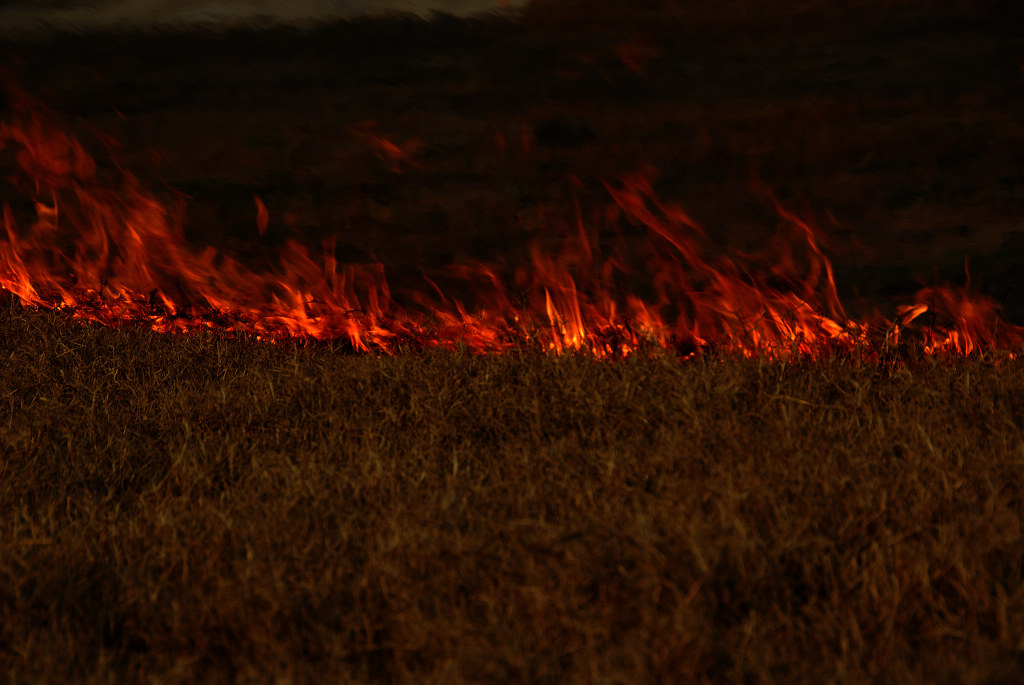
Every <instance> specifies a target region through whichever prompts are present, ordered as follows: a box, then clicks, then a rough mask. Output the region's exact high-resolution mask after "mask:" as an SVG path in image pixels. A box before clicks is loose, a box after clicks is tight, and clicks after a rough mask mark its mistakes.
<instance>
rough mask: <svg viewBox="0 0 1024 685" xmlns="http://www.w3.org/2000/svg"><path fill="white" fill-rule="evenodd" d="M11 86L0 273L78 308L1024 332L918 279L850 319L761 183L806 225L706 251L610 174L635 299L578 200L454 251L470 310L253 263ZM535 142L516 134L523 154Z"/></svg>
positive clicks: (445, 341) (369, 130)
mask: <svg viewBox="0 0 1024 685" xmlns="http://www.w3.org/2000/svg"><path fill="white" fill-rule="evenodd" d="M17 102H18V106H17V107H16V109H15V112H16V113H15V115H14V116H13V117H12V119H11V120H10V121H9V122H7V123H3V124H0V151H2V150H4V149H6V148H8V147H10V148H11V149H12V150H13V151H14V153H15V161H16V166H17V169H18V171H17V173H16V174H15V175H14V176H13V177H12V184H13V185H14V187H16V188H18V189H19V190H20V191H21V192H22V193H24V194H25V195H26V196H27V197H28V198H30V200H31V201H32V202H33V203H34V207H35V216H34V220H33V221H32V223H31V225H30V226H29V227H28V228H27V229H22V228H21V227H19V226H18V222H17V221H16V219H15V212H14V211H12V209H11V208H10V206H9V205H6V204H5V205H4V207H3V213H2V217H3V218H2V221H3V234H2V237H0V287H2V288H4V289H5V290H7V291H9V292H10V293H12V294H13V295H14V296H15V297H16V298H17V299H18V300H20V301H21V302H23V303H25V304H27V305H32V306H39V307H55V306H63V307H69V308H71V310H72V311H73V312H74V315H75V316H76V317H77V318H79V319H82V320H86V321H96V322H101V323H103V324H108V325H118V324H124V323H131V322H134V323H137V324H142V325H146V326H149V327H151V328H153V329H155V330H157V331H163V332H179V333H181V332H188V331H195V330H200V329H220V330H225V331H233V332H245V333H250V334H255V335H256V336H258V337H260V338H264V339H271V340H278V339H294V338H299V339H330V340H345V341H347V342H348V343H349V344H350V345H351V347H352V348H353V349H354V350H358V351H379V352H395V351H398V350H401V349H405V348H409V347H414V348H422V347H431V346H449V347H450V346H456V345H464V346H467V347H468V348H470V349H472V350H475V351H478V352H497V351H502V350H508V349H511V348H514V347H517V346H522V345H536V346H539V347H541V348H542V349H545V350H548V351H550V352H552V353H556V354H561V353H566V352H571V351H577V350H580V351H586V352H589V353H591V354H594V355H596V356H598V357H620V356H623V355H627V354H630V353H632V352H634V351H636V350H638V349H641V348H643V347H644V346H654V347H657V348H665V349H672V350H676V351H678V352H679V353H680V354H682V355H684V356H690V355H693V354H696V353H698V352H699V351H700V350H704V349H709V348H710V349H716V350H722V351H725V352H728V353H735V354H740V355H745V356H768V357H788V356H793V355H798V356H804V357H810V358H820V357H823V356H827V355H829V354H834V353H843V352H856V353H857V354H861V355H866V356H868V357H869V358H876V359H877V358H880V357H881V356H882V355H883V354H884V351H885V350H887V349H891V348H892V347H893V346H894V345H899V344H901V343H902V342H904V341H905V339H906V338H907V334H908V333H910V334H912V335H913V336H915V339H916V340H919V341H920V348H921V349H922V350H923V352H924V353H926V354H937V355H948V356H963V355H972V354H977V353H981V352H987V351H992V350H1015V349H1017V348H1018V347H1020V346H1021V345H1022V344H1024V328H1021V327H1018V326H1013V325H1010V324H1007V323H1005V322H1003V321H1001V320H1000V319H999V316H998V313H999V312H998V306H997V304H996V303H995V302H993V301H992V300H990V299H987V298H985V297H982V296H979V295H972V294H970V293H969V292H968V290H967V289H966V288H963V289H955V288H951V287H947V286H941V287H940V286H935V287H929V288H924V289H922V290H921V291H920V292H918V293H917V295H916V297H914V298H913V300H912V302H910V303H908V304H907V305H905V306H903V307H901V308H900V309H899V310H898V316H897V318H896V320H895V321H885V320H882V319H880V318H879V317H878V316H877V315H876V316H874V317H873V319H872V321H871V322H869V321H867V320H857V319H854V318H851V317H850V316H848V315H847V314H846V312H845V311H844V308H843V307H842V304H841V303H840V299H839V296H838V293H837V288H836V284H835V281H834V273H833V269H832V265H831V264H830V262H829V260H828V259H827V257H826V256H825V254H824V252H823V250H822V248H821V237H820V235H819V231H818V229H817V228H816V227H814V226H813V225H812V224H811V223H810V222H808V221H807V220H805V219H803V218H801V217H800V216H798V215H796V214H794V213H792V212H790V211H789V210H787V209H786V208H785V207H784V206H782V204H781V203H780V202H779V201H778V200H777V199H776V198H775V197H774V196H773V195H772V194H771V193H770V191H768V190H767V189H765V188H763V186H759V187H758V190H759V191H760V192H762V193H764V194H766V196H767V197H769V198H770V199H771V201H772V202H773V203H774V205H775V209H776V211H777V213H778V215H779V217H780V218H781V219H782V221H783V222H784V224H785V225H787V226H788V227H789V228H790V229H792V230H793V232H794V233H795V234H796V235H797V236H798V240H796V241H794V242H793V243H791V245H790V248H789V250H788V251H787V252H785V253H784V254H781V255H778V256H777V258H776V259H774V260H773V261H771V262H770V263H764V262H761V263H750V262H748V261H741V260H740V258H738V257H727V256H726V257H715V256H713V255H712V254H710V252H709V250H708V249H707V245H708V240H707V237H706V233H705V231H704V229H703V228H702V227H701V226H700V224H699V223H698V222H697V221H696V220H694V219H693V217H691V216H690V215H689V214H687V213H686V212H685V211H684V210H683V209H682V208H681V207H679V206H678V205H675V204H673V203H670V202H666V201H663V200H662V199H661V198H659V197H658V196H657V194H656V193H655V191H654V188H653V184H652V178H653V177H654V173H655V172H654V170H652V169H642V170H639V171H636V172H634V173H632V174H628V175H625V176H623V177H622V178H620V179H619V180H618V181H616V182H608V183H606V184H605V187H606V189H607V192H608V194H609V196H610V198H611V204H610V205H609V207H608V211H607V215H608V217H610V218H609V219H608V221H609V222H611V223H613V224H614V223H615V222H618V223H619V224H632V225H634V226H640V227H643V228H644V229H645V230H646V231H647V234H648V235H649V238H650V239H649V241H648V244H647V248H648V253H647V255H646V257H645V265H644V272H645V274H646V275H648V278H647V279H646V280H647V282H646V285H645V288H644V291H645V294H644V295H641V294H638V293H637V292H635V291H633V290H631V289H630V288H628V287H627V285H626V284H627V283H629V282H635V281H636V277H635V276H633V275H631V274H630V273H629V272H628V271H629V270H628V268H627V260H626V259H625V258H624V257H622V256H621V255H620V254H618V253H616V252H614V251H613V252H612V253H611V254H610V255H605V251H604V250H602V249H601V245H600V242H599V241H598V240H597V238H596V228H595V226H594V225H591V224H588V223H587V222H585V221H584V219H583V214H584V213H583V211H582V210H581V209H580V207H579V206H578V205H577V207H576V215H575V216H576V219H575V222H572V223H571V224H567V225H566V226H560V225H559V224H558V222H554V221H553V222H552V223H553V226H552V228H554V229H560V230H562V233H563V235H562V238H563V240H562V249H561V250H560V251H558V252H557V253H552V252H551V251H548V250H545V249H542V247H541V245H540V244H539V243H538V244H535V245H534V246H533V247H532V249H531V260H530V262H531V263H530V268H519V269H517V270H516V271H515V274H514V278H512V285H507V282H506V279H505V278H504V277H503V276H502V274H501V273H500V271H499V270H498V269H496V268H494V267H492V266H489V265H484V264H476V265H462V266H457V267H451V268H450V269H449V271H448V273H447V275H448V276H449V277H452V278H458V279H462V280H465V281H466V283H467V284H468V285H469V286H470V288H469V289H470V290H472V291H475V293H476V296H475V301H474V303H473V306H467V305H466V304H464V303H463V302H461V301H459V300H457V299H454V298H452V297H450V296H449V295H447V294H446V293H445V292H444V291H443V290H442V289H441V288H440V287H438V286H437V284H436V283H435V282H434V281H433V280H430V279H429V278H426V280H425V285H426V287H425V289H424V290H423V291H422V292H417V293H412V294H411V295H410V296H409V298H408V299H409V300H411V301H410V303H409V304H408V305H405V306H403V305H400V304H399V303H398V302H397V301H396V300H395V299H393V297H392V294H391V291H390V288H389V286H388V282H387V279H386V278H385V275H384V271H383V267H382V266H381V265H379V264H341V263H339V262H338V261H337V259H336V258H335V256H334V243H333V242H331V241H328V242H327V243H325V244H324V249H323V251H322V253H321V254H318V255H314V254H311V253H310V251H309V250H308V249H307V248H306V247H305V246H304V245H302V244H300V243H299V242H297V241H295V240H290V241H288V242H286V243H285V245H284V247H283V249H282V251H281V254H280V255H279V266H278V267H277V268H275V269H273V270H271V271H268V272H256V271H254V270H252V269H250V268H249V267H247V266H246V265H244V264H243V263H242V262H241V261H238V260H236V259H233V258H231V257H229V256H226V255H221V254H217V253H216V252H215V251H214V250H213V249H212V248H205V249H201V250H193V249H191V248H190V247H189V246H188V245H187V243H186V241H185V237H184V232H183V230H182V227H181V224H180V222H178V221H175V219H174V215H173V213H172V212H171V211H169V209H168V208H167V207H166V206H164V205H163V204H161V203H160V202H159V201H158V200H157V199H156V198H155V196H153V195H152V194H150V193H148V192H146V190H145V189H144V188H143V187H142V185H141V183H140V182H139V181H138V179H137V178H136V177H134V176H133V175H131V174H130V173H128V172H126V171H124V170H121V169H120V168H118V171H119V173H120V176H119V177H118V178H117V179H116V181H110V180H109V174H106V173H101V170H100V169H99V168H98V166H97V164H96V163H95V161H94V160H93V158H92V157H91V156H90V155H89V154H88V153H87V152H86V151H85V149H84V148H83V147H82V145H81V144H80V143H79V142H78V141H77V140H75V139H74V138H73V137H71V136H70V135H68V134H67V133H66V132H65V131H64V129H63V128H62V127H61V126H60V125H59V124H58V123H57V121H56V119H55V117H54V116H53V115H51V114H49V113H48V112H46V111H45V110H43V109H42V108H41V107H39V106H38V105H35V104H33V103H31V102H27V101H26V100H25V99H24V98H21V99H20V100H17ZM360 131H361V134H362V135H364V136H365V137H366V138H367V139H368V140H369V141H371V143H373V144H374V145H375V146H377V150H378V152H379V154H380V156H381V158H382V159H384V160H385V161H387V162H388V163H389V164H393V165H395V167H394V169H395V170H396V171H401V170H402V168H403V167H408V166H409V165H412V164H414V161H413V160H412V159H411V156H412V155H413V154H414V153H415V152H416V150H417V149H419V142H418V141H415V140H414V141H409V142H407V143H405V144H402V145H396V144H394V143H391V142H390V141H388V140H387V139H386V138H384V137H381V136H378V135H377V134H376V133H375V132H374V131H375V125H370V124H367V125H366V126H364V127H362V128H361V129H360ZM496 143H497V146H498V148H499V150H501V151H504V149H505V138H504V137H503V136H501V135H500V134H498V135H497V136H496ZM531 143H532V141H531V140H530V139H529V138H528V136H527V134H525V133H524V134H523V138H522V147H523V148H524V150H528V149H529V147H530V145H531ZM254 201H255V205H256V210H257V221H256V223H257V230H258V233H259V234H261V235H262V234H263V233H264V232H265V231H266V229H267V225H268V221H269V219H268V216H269V213H268V210H267V207H266V206H265V205H264V203H263V201H262V200H261V199H260V198H259V197H258V196H254ZM795 254H799V255H800V259H797V258H796V257H795V256H794V255H795ZM798 264H803V265H804V266H803V267H802V268H801V267H798ZM766 269H767V270H768V271H769V273H768V274H767V275H765V276H762V275H759V273H761V272H763V271H765V270H766ZM769 281H770V283H771V284H776V283H780V282H781V283H784V284H786V286H787V287H784V288H780V287H777V286H775V285H770V284H769ZM513 292H514V293H516V294H515V295H514V294H513Z"/></svg>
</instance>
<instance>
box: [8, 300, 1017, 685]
mask: <svg viewBox="0 0 1024 685" xmlns="http://www.w3.org/2000/svg"><path fill="white" fill-rule="evenodd" d="M0 359H2V362H0V407H2V409H0V422H2V423H0V454H2V459H0V664H2V672H3V674H4V680H6V681H8V682H14V683H18V682H195V681H201V682H225V681H240V682H269V681H274V682H312V681H317V682H321V681H324V682H835V681H843V682H868V681H871V682H979V683H980V682H1012V680H1013V679H1014V678H1015V677H1016V675H1019V673H1020V672H1021V668H1022V667H1024V561H1022V554H1021V550H1022V549H1024V540H1022V535H1021V510H1022V502H1024V492H1022V490H1024V488H1022V482H1024V480H1022V468H1024V428H1022V420H1021V417H1022V416H1024V369H1022V367H1021V365H1020V364H1019V362H1018V363H1012V362H1007V361H1006V360H1003V361H1002V362H999V363H992V362H991V360H989V361H986V360H982V359H973V360H965V361H958V362H955V363H948V362H941V361H921V362H915V363H892V364H886V365H869V364H865V363H860V362H856V361H851V360H848V359H847V360H844V359H834V360H827V361H821V362H790V363H785V362H778V361H776V362H768V361H764V360H738V359H726V358H722V357H718V356H715V355H705V356H704V357H702V358H697V359H693V360H690V361H686V362H680V361H679V360H677V359H673V358H671V357H669V356H666V355H656V354H652V355H638V356H635V357H631V358H628V359H625V360H620V361H615V362H600V361H596V360H594V359H593V358H589V357H587V356H586V355H575V356H573V355H569V356H565V357H561V358H556V357H552V356H547V355H544V354H541V353H539V352H531V351H525V350H524V351H522V352H519V353H513V354H507V355H500V356H477V355H473V354H470V353H468V352H460V351H431V352H421V353H409V354H400V355H396V356H373V355H361V356H360V355H351V354H346V353H342V352H341V351H340V350H338V349H334V348H332V346H330V345H322V344H316V345H308V346H302V345H290V344H288V345H283V344H268V343H259V342H255V341H252V340H246V339H239V338H230V337H227V336H225V335H222V334H213V333H210V334H198V335H185V336H164V335H159V334H156V333H153V332H150V331H147V330H142V329H139V328H133V327H131V326H126V327H122V328H119V329H108V328H103V327H100V326H96V325H82V324H80V323H78V322H76V321H74V320H73V319H72V318H71V316H70V315H69V314H68V313H66V312H60V311H39V310H33V309H27V308H23V307H21V306H20V305H17V304H14V303H11V302H9V301H8V302H7V303H6V304H4V305H3V307H2V308H0Z"/></svg>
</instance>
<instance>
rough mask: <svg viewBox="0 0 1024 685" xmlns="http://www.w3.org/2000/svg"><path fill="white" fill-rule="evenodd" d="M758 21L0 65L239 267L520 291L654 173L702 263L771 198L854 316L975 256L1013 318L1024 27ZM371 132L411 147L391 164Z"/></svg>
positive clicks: (147, 39)
mask: <svg viewBox="0 0 1024 685" xmlns="http://www.w3.org/2000/svg"><path fill="white" fill-rule="evenodd" d="M770 4H774V3H762V2H757V1H755V0H722V1H720V2H706V1H704V0H698V1H697V2H670V1H669V0H660V1H652V2H648V3H643V4H642V5H641V8H640V9H631V10H627V9H624V7H625V5H623V4H622V3H611V2H607V3H606V2H573V0H563V1H557V0H549V1H536V2H533V3H532V4H531V5H530V6H529V7H528V8H527V9H526V10H525V12H524V13H523V15H522V17H521V18H520V19H518V20H515V21H513V20H510V19H508V18H505V19H501V18H497V17H490V18H479V19H458V18H455V17H450V16H435V17H434V18H433V20H431V21H424V20H421V19H419V18H415V17H412V16H406V17H392V18H389V19H376V20H369V19H366V20H357V21H348V22H338V23H332V24H324V25H322V26H320V27H318V28H315V29H311V30H301V31H300V30H296V29H290V28H284V27H281V28H274V29H260V30H256V29H244V28H243V29H234V30H231V31H221V32H216V31H212V30H210V31H194V30H193V31H187V32H186V31H182V32H174V33H171V32H163V33H142V32H138V33H131V34H125V33H120V34H79V35H74V34H64V35H53V36H50V37H49V38H46V39H41V38H39V37H38V36H32V37H25V38H24V39H21V40H19V39H15V38H7V39H5V40H6V42H4V43H0V56H2V59H3V64H4V65H6V67H7V69H8V71H9V72H10V73H11V74H12V75H13V77H14V79H15V80H16V81H17V82H18V83H19V84H20V85H21V86H22V87H24V88H25V89H26V90H27V91H28V92H29V93H32V94H33V95H35V96H37V97H39V98H40V99H41V100H42V101H44V102H46V103H47V104H48V105H50V106H51V107H53V108H54V109H55V110H57V111H59V112H61V113H62V114H64V115H65V116H66V117H67V119H68V122H69V126H70V127H71V128H72V130H73V131H74V132H75V133H76V134H77V135H80V136H81V137H82V139H83V140H84V141H85V142H86V143H87V145H89V147H90V149H92V150H94V151H96V152H97V153H99V152H102V151H103V145H102V144H101V142H100V140H101V139H102V137H103V136H102V135H100V136H98V135H96V134H97V132H101V133H102V134H104V135H109V136H111V137H112V138H113V139H115V140H117V141H119V144H120V150H119V151H118V152H117V156H118V158H119V159H120V160H121V161H122V162H123V163H124V164H125V166H126V167H127V168H129V169H132V170H133V171H134V172H135V173H137V174H138V175H139V176H140V177H141V178H142V180H143V182H144V184H146V185H147V186H148V187H150V188H151V189H152V190H153V191H154V192H155V193H157V194H158V195H160V196H161V197H162V198H164V199H166V200H167V201H168V202H175V201H176V200H177V199H180V198H181V196H180V195H179V193H183V194H184V195H186V196H187V225H186V232H187V235H188V238H189V240H190V241H191V242H193V243H195V244H196V245H197V246H199V245H205V244H213V245H215V246H217V247H218V248H220V249H223V250H226V251H228V252H231V253H234V254H240V255H243V257H244V258H246V259H250V260H253V261H257V262H258V261H260V260H270V261H272V258H273V255H274V253H275V251H276V250H277V248H278V247H279V246H280V245H281V243H282V242H283V240H284V239H286V238H287V237H300V238H301V239H302V240H304V241H306V242H308V243H309V244H311V245H318V244H319V243H320V241H321V240H322V238H324V237H325V236H327V235H336V236H337V238H338V257H339V259H340V260H342V261H352V262H363V261H369V260H374V259H376V260H380V261H381V262H383V264H384V265H385V267H386V269H387V273H388V276H389V280H390V281H391V282H392V284H393V285H395V286H396V288H397V289H399V290H400V289H401V288H406V287H410V288H420V289H422V287H423V286H422V285H421V284H422V281H421V280H420V279H421V272H422V271H423V270H427V271H432V270H436V269H439V268H441V267H443V266H445V265H448V264H451V263H461V262H467V261H473V260H482V261H485V262H499V263H501V264H504V265H505V267H506V268H507V269H508V270H510V269H511V268H513V266H514V265H516V264H523V263H525V262H526V260H527V259H528V257H527V255H528V251H527V249H526V246H527V245H528V244H529V243H530V241H533V240H540V241H541V242H542V243H544V244H545V245H546V246H548V247H550V248H551V249H557V247H558V244H557V243H558V241H559V237H558V236H559V235H560V234H559V232H558V231H557V230H554V228H552V227H554V226H557V225H559V223H560V222H562V221H570V220H571V218H572V216H573V215H574V212H575V211H576V210H575V204H574V200H578V201H579V203H580V206H581V207H582V211H583V214H584V217H585V218H586V220H587V222H588V223H592V224H593V225H595V226H598V227H599V228H600V227H602V226H605V225H606V224H607V223H608V222H607V221H606V220H605V219H604V218H603V217H604V216H605V214H604V208H605V207H606V206H607V205H609V204H610V197H609V196H608V193H607V191H606V190H605V189H604V187H603V185H602V182H603V181H609V182H614V181H615V179H616V178H618V177H619V176H620V175H622V174H624V173H629V172H631V171H634V170H636V169H640V168H643V167H645V166H648V165H650V166H653V167H654V168H656V169H657V170H658V180H657V182H656V188H657V190H658V191H659V193H660V194H661V196H662V197H663V198H665V199H666V200H671V201H674V202H678V203H679V204H680V205H681V206H682V207H684V208H685V209H686V210H687V211H688V212H689V213H690V214H691V215H692V216H694V217H695V218H696V219H697V220H698V221H700V222H701V223H702V224H703V225H704V226H705V228H706V229H707V230H708V232H709V234H710V236H711V245H710V247H709V249H713V250H714V249H717V250H726V251H732V250H744V251H747V252H755V251H758V250H760V249H762V248H763V247H764V246H765V245H767V244H769V243H770V238H771V236H772V235H774V234H775V232H776V229H777V227H778V224H779V220H778V217H777V216H776V214H775V212H774V211H773V209H772V206H771V203H770V202H768V201H767V200H766V199H765V198H764V197H763V196H762V195H759V194H758V193H757V192H754V191H752V189H751V186H750V179H751V178H752V177H758V178H760V179H762V180H763V181H764V182H765V183H766V184H767V186H768V187H770V188H771V189H773V190H774V191H775V192H776V194H777V195H778V196H779V198H780V199H781V200H782V201H783V203H784V204H786V205H787V206H788V207H789V208H790V209H793V210H796V211H798V212H799V213H801V214H803V215H805V216H807V217H808V218H811V219H813V220H814V221H815V223H816V224H817V225H819V226H820V228H821V229H822V231H823V232H824V233H825V234H826V235H827V240H826V250H827V252H828V254H829V255H830V256H831V257H832V259H833V262H834V264H835V267H836V276H837V282H838V284H839V286H840V292H841V293H842V295H843V296H844V299H845V300H846V301H847V303H848V304H851V305H853V308H854V309H855V310H856V309H857V308H858V307H860V308H869V307H876V306H877V307H880V308H882V309H883V311H888V312H891V310H892V308H893V307H894V306H895V304H897V303H900V302H907V301H908V300H909V298H910V297H911V296H912V295H913V293H914V291H915V290H916V289H917V288H918V287H919V286H920V285H921V284H931V283H933V282H935V281H936V280H938V281H939V282H946V281H949V282H953V283H963V281H964V261H965V257H966V258H968V259H969V260H970V266H971V273H972V282H973V283H974V284H975V285H977V286H978V287H979V288H980V289H981V290H982V291H983V292H985V293H987V294H989V295H991V296H993V297H995V298H996V299H997V300H999V301H1000V302H1002V303H1003V304H1004V306H1005V312H1006V315H1007V317H1008V318H1010V319H1011V320H1012V321H1015V322H1018V323H1024V292H1021V283H1020V279H1021V276H1020V274H1021V273H1022V272H1024V218H1022V216H1024V214H1022V209H1024V9H1022V7H1024V5H1022V3H1017V2H985V1H977V2H929V1H924V0H906V1H903V2H898V1H890V2H885V1H883V0H862V1H850V2H845V3H844V2H825V1H824V0H821V1H815V0H810V1H805V2H795V3H780V4H781V5H784V6H780V7H767V6H766V5H770ZM5 107H6V106H5ZM369 122H373V123H369ZM368 132H369V133H375V134H378V135H381V136H386V137H387V138H389V139H391V140H393V141H395V142H396V143H399V144H402V143H406V142H410V141H419V143H420V146H419V147H416V148H415V151H414V152H413V154H412V155H411V158H410V160H409V161H399V162H395V161H393V160H390V159H387V158H386V156H382V155H381V154H380V153H379V150H377V149H375V147H374V145H373V144H372V143H371V142H370V141H369V140H368V138H367V134H368ZM524 135H525V136H526V138H527V139H528V140H529V141H531V142H530V147H529V150H526V149H524V146H523V142H522V141H523V139H524ZM500 139H503V140H504V141H505V143H504V145H503V144H502V143H501V142H500ZM413 147H415V146H413ZM4 159H5V160H6V161H5V163H6V164H9V162H10V159H9V157H8V158H4ZM5 169H6V167H5ZM4 175H5V176H6V175H7V173H5V174H4ZM3 192H4V201H5V202H10V203H12V204H13V205H14V206H15V208H16V209H17V208H18V207H21V209H24V207H22V206H20V205H18V202H19V200H18V199H17V198H16V197H14V195H12V194H11V189H10V188H9V187H8V186H4V187H3ZM254 194H258V195H259V196H260V197H261V198H262V200H263V201H264V202H265V203H266V205H267V206H268V207H269V209H270V226H269V229H268V231H267V234H266V235H264V236H262V237H259V236H257V232H256V227H255V224H256V212H255V207H254V201H253V195H254ZM626 228H627V230H628V227H626ZM617 230H619V232H620V233H621V230H623V227H622V226H618V229H617ZM620 238H621V236H620ZM630 239H631V240H636V241H638V242H640V241H645V240H646V236H645V234H644V233H643V232H642V231H639V230H638V231H636V232H635V235H633V236H632V237H631V238H630ZM609 240H610V239H609ZM639 267H640V268H641V269H642V264H640V265H639ZM862 298H863V301H861V299H862Z"/></svg>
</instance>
